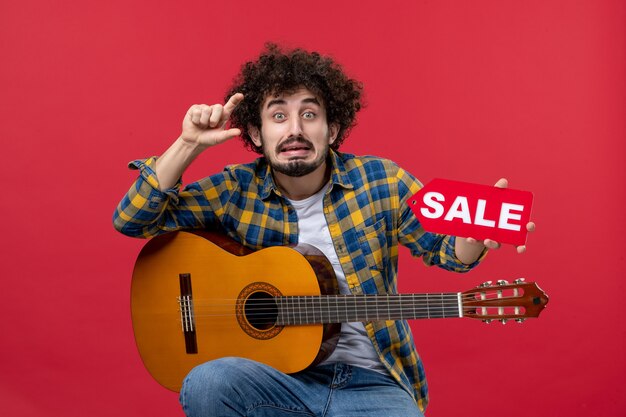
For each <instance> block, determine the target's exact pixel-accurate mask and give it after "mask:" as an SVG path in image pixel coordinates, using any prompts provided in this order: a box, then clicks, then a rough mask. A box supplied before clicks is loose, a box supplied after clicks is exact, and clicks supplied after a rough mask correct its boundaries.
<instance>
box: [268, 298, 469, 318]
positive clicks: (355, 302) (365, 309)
mask: <svg viewBox="0 0 626 417" xmlns="http://www.w3.org/2000/svg"><path fill="white" fill-rule="evenodd" d="M275 301H276V306H277V308H278V317H277V322H276V324H277V325H302V324H327V323H345V322H367V321H380V320H410V319H436V318H452V317H462V316H463V315H462V304H461V293H437V294H390V295H321V296H286V297H277V298H275Z"/></svg>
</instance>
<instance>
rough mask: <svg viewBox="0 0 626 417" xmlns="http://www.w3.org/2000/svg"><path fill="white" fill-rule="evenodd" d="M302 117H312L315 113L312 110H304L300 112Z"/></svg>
mask: <svg viewBox="0 0 626 417" xmlns="http://www.w3.org/2000/svg"><path fill="white" fill-rule="evenodd" d="M302 117H303V118H305V119H313V118H315V113H313V112H312V111H306V112H304V113H302Z"/></svg>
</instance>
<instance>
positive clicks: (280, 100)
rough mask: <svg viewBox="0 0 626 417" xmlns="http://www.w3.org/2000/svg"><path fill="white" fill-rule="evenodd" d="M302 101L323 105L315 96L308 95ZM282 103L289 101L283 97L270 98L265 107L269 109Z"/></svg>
mask: <svg viewBox="0 0 626 417" xmlns="http://www.w3.org/2000/svg"><path fill="white" fill-rule="evenodd" d="M301 103H304V104H309V103H310V104H316V105H318V106H320V107H321V106H322V105H321V104H320V102H319V101H318V100H317V99H316V98H315V97H307V98H305V99H303V100H302V101H301ZM281 104H287V101H286V100H285V99H283V98H275V99H273V100H270V101H269V102H268V103H267V106H265V108H266V109H269V108H270V107H272V106H279V105H281Z"/></svg>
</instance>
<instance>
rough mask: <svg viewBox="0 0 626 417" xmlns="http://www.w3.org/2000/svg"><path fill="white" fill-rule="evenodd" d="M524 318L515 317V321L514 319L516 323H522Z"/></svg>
mask: <svg viewBox="0 0 626 417" xmlns="http://www.w3.org/2000/svg"><path fill="white" fill-rule="evenodd" d="M524 320H526V319H515V321H516V322H517V323H524Z"/></svg>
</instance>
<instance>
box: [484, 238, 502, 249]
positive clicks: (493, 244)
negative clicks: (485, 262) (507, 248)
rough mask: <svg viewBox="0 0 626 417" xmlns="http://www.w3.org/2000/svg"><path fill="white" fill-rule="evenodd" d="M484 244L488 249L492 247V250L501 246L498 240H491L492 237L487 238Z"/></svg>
mask: <svg viewBox="0 0 626 417" xmlns="http://www.w3.org/2000/svg"><path fill="white" fill-rule="evenodd" d="M483 245H485V247H486V248H487V249H491V250H495V249H500V246H501V245H500V244H499V243H498V242H496V241H495V240H491V239H485V240H484V241H483Z"/></svg>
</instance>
